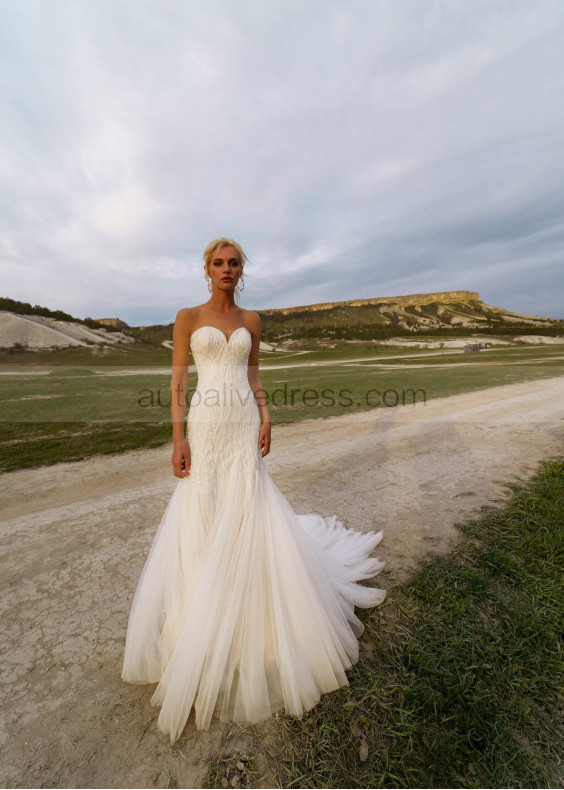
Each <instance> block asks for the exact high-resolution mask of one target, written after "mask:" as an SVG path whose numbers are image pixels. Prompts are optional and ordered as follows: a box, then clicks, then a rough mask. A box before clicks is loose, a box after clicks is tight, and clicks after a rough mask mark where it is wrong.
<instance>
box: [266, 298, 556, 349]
mask: <svg viewBox="0 0 564 790" xmlns="http://www.w3.org/2000/svg"><path fill="white" fill-rule="evenodd" d="M259 312H260V314H261V317H262V326H263V335H264V337H265V340H266V341H268V342H271V343H285V344H287V343H291V342H293V341H294V340H296V339H298V338H300V339H302V340H303V339H304V338H311V339H312V340H313V339H315V340H317V341H318V342H320V343H321V344H326V343H328V342H330V341H334V340H336V341H339V340H349V341H351V340H357V341H369V340H385V339H389V338H392V337H397V336H399V337H413V336H415V335H420V334H424V335H431V336H434V335H441V336H447V337H448V336H451V337H454V336H459V335H461V334H465V335H468V334H470V335H472V334H477V333H480V334H490V335H492V334H498V335H524V334H525V335H526V334H537V335H545V334H548V335H555V334H558V335H564V321H556V320H554V319H551V318H543V317H541V316H533V315H525V314H522V313H514V312H511V311H509V310H504V309H503V308H501V307H494V306H492V305H487V304H485V303H484V302H482V301H481V299H480V295H479V293H477V292H475V291H444V292H438V293H428V294H410V295H407V296H393V297H392V296H390V297H387V296H381V297H375V298H366V299H354V300H349V301H346V302H322V303H319V304H313V305H303V306H300V307H288V308H282V309H279V310H261V311H259Z"/></svg>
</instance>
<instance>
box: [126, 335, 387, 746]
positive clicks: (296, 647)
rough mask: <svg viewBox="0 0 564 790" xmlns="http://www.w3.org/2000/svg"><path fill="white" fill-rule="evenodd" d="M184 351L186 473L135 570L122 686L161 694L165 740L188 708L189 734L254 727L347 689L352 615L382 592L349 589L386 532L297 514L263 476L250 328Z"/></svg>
mask: <svg viewBox="0 0 564 790" xmlns="http://www.w3.org/2000/svg"><path fill="white" fill-rule="evenodd" d="M191 350H192V355H193V358H194V361H195V363H196V369H197V371H198V386H197V389H196V391H195V392H194V394H193V396H192V399H191V401H190V408H189V412H188V420H187V426H188V442H189V446H190V450H191V459H192V466H191V473H190V475H189V476H188V477H186V478H185V479H182V480H179V481H178V485H177V487H176V489H175V490H174V492H173V494H172V496H171V498H170V501H169V503H168V506H167V508H166V511H165V513H164V516H163V518H162V521H161V524H160V526H159V528H158V530H157V533H156V535H155V538H154V540H153V543H152V546H151V549H150V551H149V554H148V557H147V560H146V562H145V566H144V568H143V571H142V573H141V577H140V579H139V583H138V586H137V590H136V592H135V596H134V598H133V603H132V606H131V612H130V616H129V622H128V627H127V635H126V644H125V654H124V662H123V670H122V675H121V677H122V679H123V680H124V681H126V682H127V683H158V685H157V687H156V689H155V691H154V693H153V696H152V698H151V704H152V705H156V706H160V708H161V709H160V713H159V717H158V721H157V728H158V729H159V730H161V731H162V732H163V733H166V734H169V735H170V742H171V743H174V742H175V741H176V740H177V739H178V738H179V737H180V735H181V734H182V731H183V729H184V725H185V724H186V721H187V719H188V716H189V715H190V712H191V710H192V708H194V710H195V723H196V727H197V728H198V729H208V728H209V725H210V721H211V719H212V716H214V715H215V716H217V717H219V718H220V719H221V720H223V721H239V722H259V721H261V720H263V719H265V718H268V717H270V716H271V715H272V714H273V713H274V712H275V711H277V710H281V709H284V710H285V712H286V713H288V714H292V715H295V716H299V717H301V716H302V715H303V714H304V713H305V712H306V711H308V710H310V709H311V708H312V707H313V706H314V705H315V704H316V702H318V701H319V699H320V697H321V695H322V694H324V693H326V692H329V691H334V690H335V689H337V688H339V687H341V686H344V685H347V684H348V679H347V676H346V674H345V670H346V669H349V668H350V667H351V666H352V665H353V664H355V663H356V662H357V661H358V655H359V651H358V637H359V636H360V635H361V633H362V632H363V629H364V626H363V624H362V623H361V621H360V620H359V619H358V617H357V616H356V615H355V613H354V607H355V606H358V607H370V606H376V605H377V604H379V603H381V602H382V601H383V600H384V597H385V594H386V593H385V591H384V590H381V589H377V588H374V587H368V586H366V585H361V584H358V582H359V580H361V579H368V578H370V577H372V576H375V575H376V574H377V573H378V572H379V571H380V570H381V569H382V567H383V565H384V563H383V562H380V561H379V560H378V559H375V558H373V557H370V556H369V555H370V554H371V552H372V551H373V549H374V548H375V546H376V545H377V544H378V543H379V542H380V540H381V538H382V532H378V533H375V532H365V533H363V532H358V531H355V530H352V529H346V528H345V527H344V526H343V524H342V522H341V521H339V520H338V519H337V517H336V516H331V517H330V518H326V517H322V516H320V515H317V514H315V513H310V514H307V515H296V513H295V512H294V511H293V509H292V508H291V506H290V504H289V502H288V501H287V499H286V498H285V497H284V496H283V494H282V493H281V491H280V490H279V489H278V487H277V486H276V484H275V483H274V481H273V480H272V479H271V477H270V475H269V474H268V471H267V469H266V466H265V464H264V461H263V459H262V453H261V450H260V448H259V447H258V435H259V427H260V415H259V410H258V406H257V403H256V400H255V398H254V395H253V392H252V390H251V388H250V386H249V381H248V376H247V365H248V358H249V352H250V350H251V335H250V332H249V331H248V329H246V327H239V328H238V329H236V330H235V331H234V332H233V333H232V334H231V336H230V337H229V339H228V338H227V337H226V336H225V334H224V333H223V332H222V331H221V330H220V329H218V328H217V327H213V326H202V327H200V328H199V329H197V330H196V331H194V332H193V333H192V337H191ZM320 463H323V462H322V460H321V459H320Z"/></svg>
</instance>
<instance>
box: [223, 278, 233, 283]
mask: <svg viewBox="0 0 564 790" xmlns="http://www.w3.org/2000/svg"><path fill="white" fill-rule="evenodd" d="M221 281H222V282H224V283H230V282H232V281H233V277H222V278H221Z"/></svg>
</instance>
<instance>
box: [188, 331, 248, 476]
mask: <svg viewBox="0 0 564 790" xmlns="http://www.w3.org/2000/svg"><path fill="white" fill-rule="evenodd" d="M251 344H252V338H251V333H250V332H249V330H248V329H247V328H246V327H239V328H238V329H236V330H235V331H234V332H233V333H232V334H231V336H230V337H229V339H227V338H226V336H225V334H224V332H222V330H221V329H218V328H217V327H214V326H201V327H199V328H198V329H196V330H195V331H194V332H192V337H191V340H190V348H191V351H192V356H193V358H194V362H195V364H196V370H197V372H198V385H197V387H196V390H195V392H194V394H193V395H192V398H191V400H190V409H189V412H188V435H187V439H188V444H189V446H190V452H191V457H192V468H191V473H190V474H191V476H192V477H196V478H198V479H199V480H200V481H201V482H202V483H205V481H206V480H208V481H209V479H210V473H211V472H212V470H215V471H219V470H221V468H222V467H224V466H225V464H226V463H231V462H232V460H233V458H234V456H237V457H238V458H239V460H240V461H241V462H246V463H253V464H254V463H256V462H257V460H258V459H261V460H262V452H261V451H260V449H259V448H258V433H259V428H260V414H259V410H258V406H257V402H256V400H255V396H254V394H253V391H252V389H251V387H250V385H249V378H248V361H249V354H250V351H251Z"/></svg>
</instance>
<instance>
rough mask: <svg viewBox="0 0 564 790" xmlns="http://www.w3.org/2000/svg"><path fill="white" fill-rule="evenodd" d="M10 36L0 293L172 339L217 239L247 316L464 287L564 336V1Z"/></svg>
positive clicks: (196, 7) (2, 67)
mask: <svg viewBox="0 0 564 790" xmlns="http://www.w3.org/2000/svg"><path fill="white" fill-rule="evenodd" d="M0 21H1V23H2V24H1V25H0V52H1V53H2V54H0V74H2V77H0V80H1V83H0V88H1V92H2V93H1V95H2V102H1V106H0V128H1V131H0V146H1V153H2V157H1V159H0V168H1V175H2V179H1V186H0V202H1V206H2V216H3V218H4V219H3V222H2V225H1V226H0V267H2V277H3V283H4V292H5V294H6V295H8V296H11V297H13V298H19V299H23V300H25V301H31V302H33V303H40V304H41V303H42V304H46V305H48V306H50V307H60V308H62V309H65V310H67V311H68V312H72V313H75V314H76V315H79V316H83V317H84V316H85V315H95V316H103V315H106V314H111V315H119V316H120V317H121V318H123V319H125V320H126V321H128V322H129V323H131V324H137V323H138V324H145V323H150V322H167V321H171V320H173V318H174V315H175V313H176V311H177V310H178V308H179V307H181V306H186V305H188V304H197V303H201V302H203V301H205V300H206V299H207V298H208V292H207V289H206V285H205V281H204V278H203V273H202V269H201V255H202V251H203V249H204V247H205V246H206V244H207V242H208V241H209V240H210V239H211V238H214V237H216V236H220V235H222V236H223V235H227V236H231V237H234V238H236V239H238V240H239V241H240V243H241V244H242V245H243V247H244V249H245V250H246V252H247V254H248V255H249V258H250V261H249V264H248V267H247V272H248V277H247V278H246V283H247V284H246V288H245V291H244V294H243V299H242V304H243V305H244V306H247V307H250V308H252V309H256V308H267V307H276V306H279V307H282V306H287V305H291V304H304V303H307V302H319V301H334V300H336V299H353V298H355V297H358V296H365V295H367V294H372V295H374V296H378V295H381V294H387V295H393V294H394V292H395V293H402V292H403V293H412V292H417V291H426V290H451V289H453V288H459V287H468V288H470V289H471V290H479V291H480V292H481V294H482V297H483V298H484V299H485V300H486V301H492V302H493V303H496V304H500V305H502V306H503V305H505V304H507V305H508V306H512V305H514V306H515V309H517V308H519V309H520V310H522V311H523V312H530V313H535V312H538V313H539V314H545V315H546V314H551V315H554V316H555V317H564V305H562V304H561V303H560V302H559V300H558V298H557V297H556V296H555V294H557V293H558V289H560V292H562V286H563V285H564V282H563V280H564V274H562V273H561V271H564V270H562V267H560V268H558V267H557V266H556V265H555V261H556V260H557V258H558V254H559V244H560V241H561V235H562V233H561V231H562V228H561V219H560V218H561V216H562V205H561V197H560V195H561V183H562V175H563V173H562V171H563V163H562V155H561V150H562V147H561V139H562V128H563V125H564V105H563V103H562V102H559V101H558V96H559V95H561V91H562V81H563V76H562V75H563V74H564V56H563V55H562V52H564V46H563V44H564V7H563V6H562V4H560V3H558V2H550V0H539V1H538V2H537V3H535V4H534V5H533V4H530V3H527V2H519V1H516V2H514V3H512V4H491V3H489V2H485V1H484V2H482V1H481V0H480V1H479V2H476V3H474V4H472V6H470V5H468V4H464V3H461V2H452V3H426V2H424V1H423V0H417V1H416V0H408V2H405V3H394V2H392V0H386V1H384V2H379V3H370V2H366V0H352V1H351V2H350V3H348V4H346V6H343V4H342V3H338V2H336V0H329V1H328V2H327V0H324V2H317V1H315V0H312V2H308V3H307V4H304V3H301V2H297V0H288V1H287V2H277V1H276V2H272V3H263V2H258V1H257V0H243V1H242V2H241V3H238V4H237V5H236V6H235V5H233V4H232V3H229V2H227V0H213V2H210V3H206V4H203V3H198V2H195V1H194V2H191V1H189V0H165V2H159V3H157V2H156V0H155V1H151V2H148V0H138V2H136V3H135V4H133V3H129V2H125V1H124V0H118V2H114V1H112V2H109V0H100V1H99V2H97V3H75V2H73V1H72V0H51V2H50V3H48V4H46V3H42V2H41V0H28V2H26V3H20V2H17V0H12V1H11V2H10V0H3V2H0ZM534 272H537V273H536V274H533V273H534ZM546 278H550V282H549V284H547V279H546Z"/></svg>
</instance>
